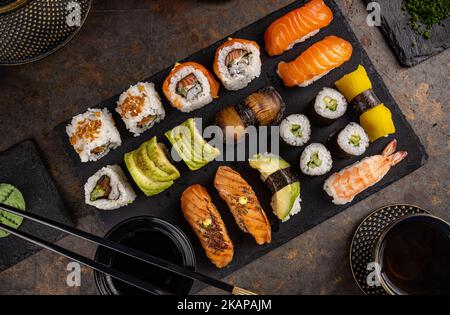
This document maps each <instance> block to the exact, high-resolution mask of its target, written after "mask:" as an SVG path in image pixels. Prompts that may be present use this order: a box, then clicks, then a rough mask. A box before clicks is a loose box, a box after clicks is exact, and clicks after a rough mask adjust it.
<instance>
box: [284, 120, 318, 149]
mask: <svg viewBox="0 0 450 315" xmlns="http://www.w3.org/2000/svg"><path fill="white" fill-rule="evenodd" d="M293 130H294V131H293ZM295 131H296V132H295ZM280 136H281V138H282V139H283V140H284V141H285V142H286V143H287V144H289V145H292V146H302V145H304V144H305V143H306V142H308V141H309V139H310V138H311V123H310V122H309V119H308V117H306V116H305V115H302V114H294V115H290V116H288V117H286V118H285V119H283V121H282V122H281V124H280Z"/></svg>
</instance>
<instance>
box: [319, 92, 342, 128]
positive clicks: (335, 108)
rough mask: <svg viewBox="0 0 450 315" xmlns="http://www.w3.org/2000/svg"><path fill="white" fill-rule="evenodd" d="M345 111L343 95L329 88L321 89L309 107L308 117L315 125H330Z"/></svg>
mask: <svg viewBox="0 0 450 315" xmlns="http://www.w3.org/2000/svg"><path fill="white" fill-rule="evenodd" d="M346 111H347V100H346V99H345V97H344V95H342V94H341V93H339V92H338V91H336V90H335V89H331V88H327V87H326V88H323V89H322V90H321V91H320V92H319V94H317V96H316V99H315V100H314V103H313V105H312V106H311V110H310V116H311V119H312V121H313V122H314V123H315V124H317V125H330V124H331V123H333V122H334V121H335V120H337V119H338V118H340V117H342V116H343V115H344V114H345V112H346Z"/></svg>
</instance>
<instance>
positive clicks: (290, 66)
mask: <svg viewBox="0 0 450 315" xmlns="http://www.w3.org/2000/svg"><path fill="white" fill-rule="evenodd" d="M352 52H353V48H352V45H351V44H350V43H349V42H347V41H346V40H344V39H342V38H340V37H337V36H333V35H332V36H327V37H325V38H324V39H323V40H321V41H319V42H317V43H315V44H313V45H312V46H310V47H309V48H308V49H306V50H305V51H304V52H302V53H301V54H300V56H298V57H297V58H296V59H295V60H294V61H291V62H289V63H286V62H280V63H279V64H278V71H277V72H278V75H279V76H280V78H281V79H282V80H283V82H284V85H286V86H288V87H293V86H295V85H298V86H301V87H305V86H308V85H310V84H311V83H313V82H314V81H316V80H319V79H320V78H321V77H323V76H324V75H326V74H327V73H328V72H330V71H331V70H333V69H335V68H337V67H339V66H341V65H342V64H343V63H344V62H346V61H347V60H349V59H350V57H351V56H352Z"/></svg>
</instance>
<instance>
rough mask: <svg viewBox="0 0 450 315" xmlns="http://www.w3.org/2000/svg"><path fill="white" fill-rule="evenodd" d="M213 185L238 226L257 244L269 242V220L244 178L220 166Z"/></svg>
mask: <svg viewBox="0 0 450 315" xmlns="http://www.w3.org/2000/svg"><path fill="white" fill-rule="evenodd" d="M214 186H215V187H216V189H217V190H218V191H219V194H220V197H221V198H222V199H223V200H225V202H226V203H227V205H228V207H229V208H230V210H231V213H232V214H233V216H234V218H235V220H236V223H237V224H238V226H239V228H240V229H241V230H242V231H244V232H247V233H250V234H251V235H252V236H253V237H254V238H255V240H256V243H258V245H262V244H264V243H270V240H271V231H270V224H269V220H267V217H266V214H265V213H264V210H263V209H262V207H261V205H260V204H259V201H258V197H256V194H255V192H254V191H253V189H252V187H251V186H250V185H249V184H248V183H247V182H246V181H245V179H243V178H242V177H241V175H240V174H239V173H238V172H236V171H235V170H233V169H232V168H230V167H228V166H221V167H219V169H218V170H217V173H216V178H215V179H214Z"/></svg>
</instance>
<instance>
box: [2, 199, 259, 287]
mask: <svg viewBox="0 0 450 315" xmlns="http://www.w3.org/2000/svg"><path fill="white" fill-rule="evenodd" d="M0 209H1V210H4V211H8V212H11V213H13V214H16V215H18V216H21V217H24V218H26V219H29V220H31V221H34V222H37V223H40V224H43V225H46V226H48V227H51V228H54V229H57V230H59V231H61V232H64V233H67V234H70V235H73V236H76V237H79V238H81V239H84V240H86V241H89V242H91V243H94V244H96V245H99V246H102V247H106V248H108V249H111V250H113V251H116V252H118V253H121V254H123V255H127V256H130V257H133V258H135V259H138V260H141V261H143V262H146V263H149V264H151V265H154V266H157V267H160V268H162V269H164V270H167V271H170V272H173V273H176V274H178V275H181V276H183V277H187V278H190V279H193V280H198V281H200V282H203V283H206V284H208V285H211V286H214V287H216V288H219V289H221V290H224V291H227V292H230V293H232V294H235V295H254V293H252V292H250V291H247V290H245V289H242V288H239V287H234V286H232V285H230V284H228V283H226V282H223V281H220V280H217V279H214V278H211V277H209V276H207V275H204V274H201V273H198V272H196V271H194V270H191V269H188V268H184V267H181V266H178V265H176V264H174V263H172V262H169V261H166V260H164V259H161V258H158V257H155V256H152V255H149V254H146V253H143V252H141V251H138V250H135V249H133V248H130V247H127V246H124V245H122V244H119V243H116V242H112V241H110V240H107V239H104V238H101V237H98V236H95V235H93V234H90V233H87V232H85V231H82V230H78V229H76V228H73V227H71V226H68V225H65V224H62V223H59V222H56V221H53V220H50V219H47V218H43V217H41V216H39V215H36V214H33V213H30V212H28V211H21V210H17V209H15V208H12V207H10V206H7V205H0ZM0 228H2V229H4V225H3V224H2V225H0ZM5 230H6V229H5ZM10 231H11V228H9V227H8V230H7V232H10ZM13 231H14V233H12V232H10V233H11V234H13V235H16V236H18V237H21V238H24V237H22V236H23V235H21V234H23V232H19V233H18V231H17V230H13ZM28 236H30V235H27V237H28ZM33 239H34V240H37V241H39V240H38V239H36V238H34V237H33ZM27 240H29V239H27ZM29 241H31V242H33V243H34V241H32V240H29ZM40 242H41V243H42V241H40ZM35 244H37V243H35ZM48 244H49V243H47V245H48ZM37 245H40V244H37ZM50 245H51V246H56V245H53V244H50ZM40 246H41V245H40ZM43 247H44V246H43ZM56 247H57V249H58V250H60V249H62V250H64V251H67V250H65V249H64V248H61V247H58V246H56ZM45 248H47V249H49V250H52V251H55V250H53V249H52V248H48V247H45ZM67 252H68V251H67ZM59 253H60V254H61V255H63V256H66V255H65V254H63V253H61V252H59ZM68 253H70V254H75V253H72V252H68ZM75 255H77V254H75ZM78 256H79V255H78ZM79 257H82V256H79ZM82 258H84V259H87V258H85V257H82ZM73 259H75V258H73ZM75 260H76V259H75ZM87 260H89V259H87ZM79 262H80V263H83V262H81V261H79ZM89 263H95V264H96V265H98V263H97V262H94V261H90V262H89ZM83 264H84V263H83ZM100 265H101V264H100ZM88 266H89V267H91V268H94V269H96V268H95V267H92V266H91V265H88ZM101 266H103V267H105V266H104V265H101ZM110 269H111V268H110ZM98 271H101V270H98ZM101 272H103V271H101ZM105 273H108V272H105ZM108 274H109V273H108ZM110 275H111V274H110ZM122 275H123V274H122ZM111 276H113V275H111ZM119 280H121V279H119ZM125 282H126V281H125ZM158 290H159V289H158ZM146 291H148V290H146Z"/></svg>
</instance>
